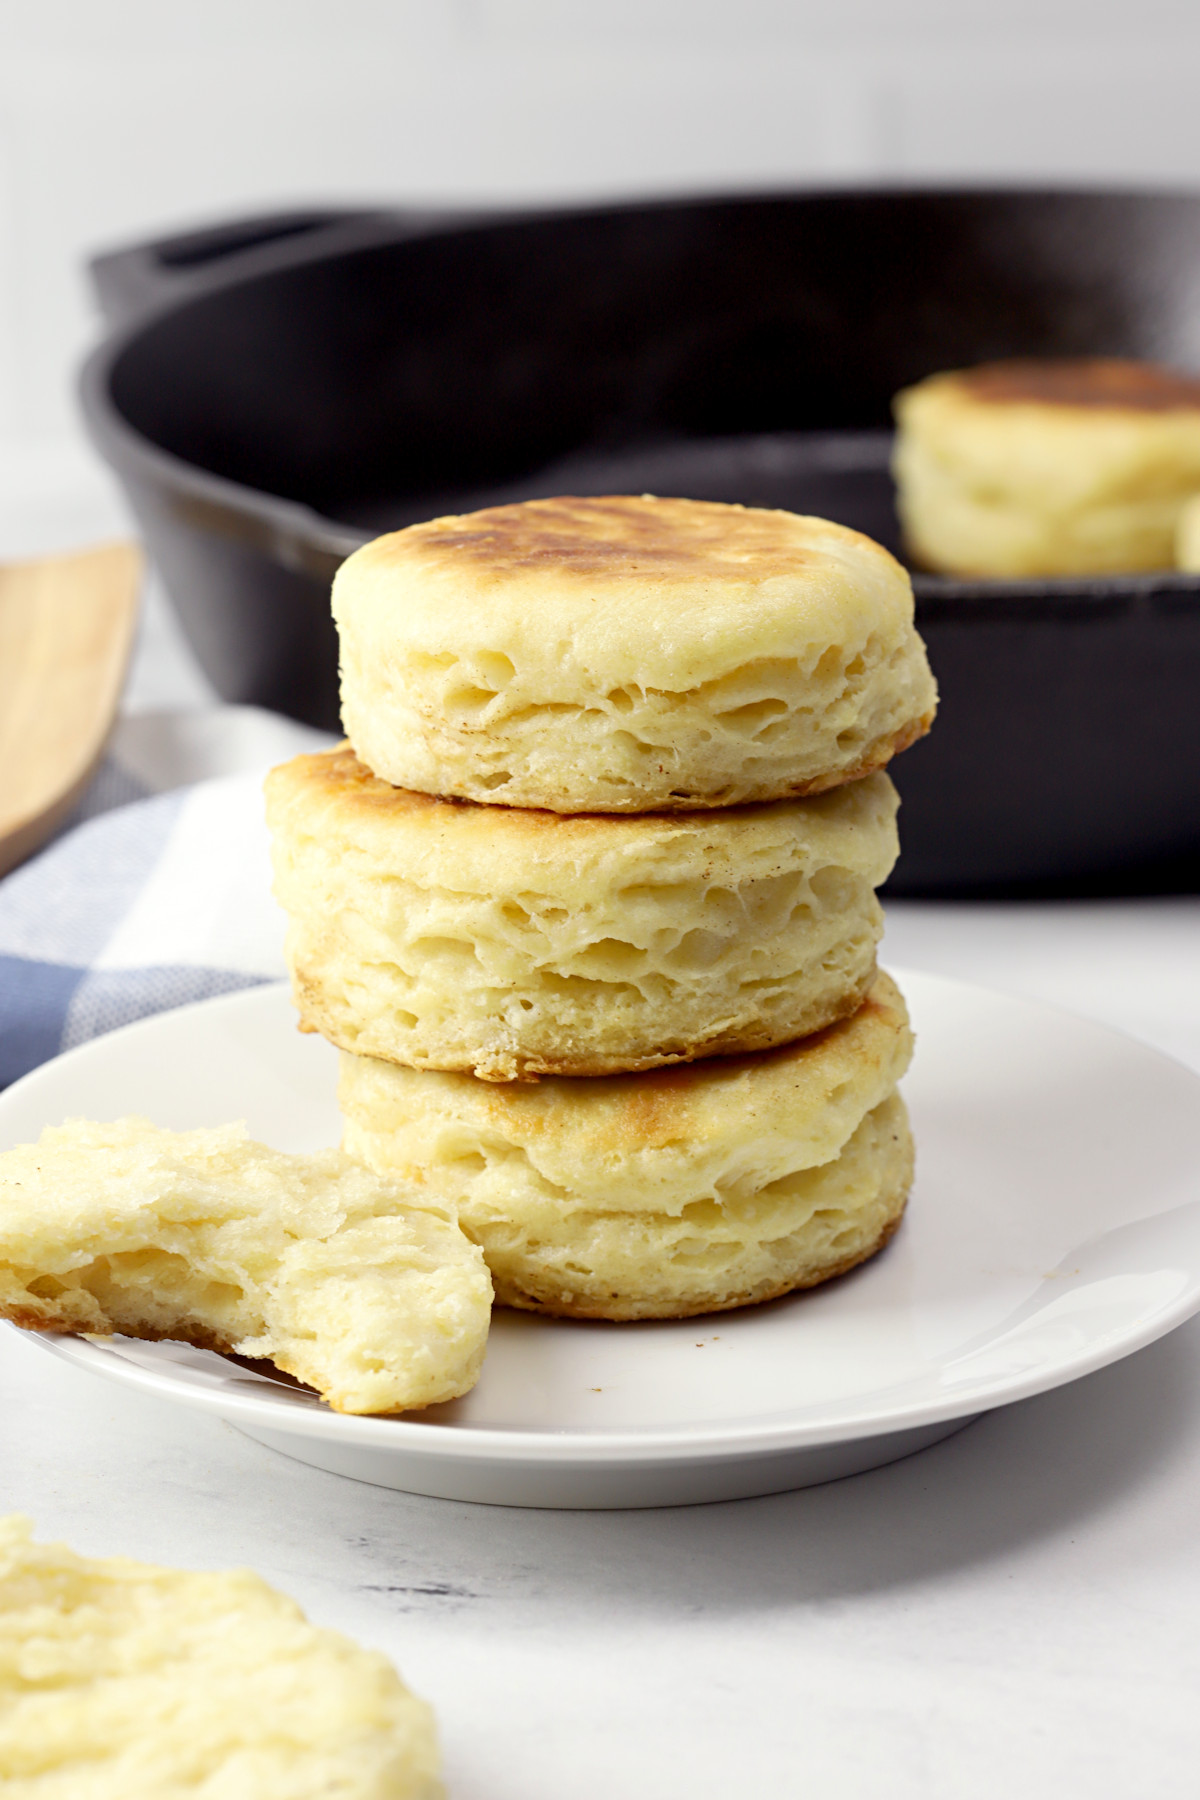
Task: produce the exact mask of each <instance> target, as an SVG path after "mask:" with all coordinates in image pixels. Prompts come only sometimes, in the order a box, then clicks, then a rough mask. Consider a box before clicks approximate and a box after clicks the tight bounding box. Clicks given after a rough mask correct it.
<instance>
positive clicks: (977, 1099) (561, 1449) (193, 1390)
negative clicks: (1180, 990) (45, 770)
mask: <svg viewBox="0 0 1200 1800" xmlns="http://www.w3.org/2000/svg"><path fill="white" fill-rule="evenodd" d="M900 979H901V982H902V985H903V987H904V990H905V992H906V994H907V995H908V998H909V1002H910V1005H911V1007H912V1012H913V1017H914V1021H915V1024H916V1029H917V1036H918V1050H917V1057H916V1061H915V1063H914V1066H913V1069H912V1072H911V1074H910V1075H909V1076H908V1077H907V1079H906V1081H905V1084H904V1087H905V1094H906V1097H907V1099H908V1102H909V1105H910V1108H911V1111H912V1115H913V1125H914V1130H915V1134H916V1139H917V1167H918V1176H917V1183H916V1187H915V1190H914V1192H913V1196H912V1200H911V1202H910V1206H909V1212H908V1216H907V1218H906V1220H905V1223H904V1225H903V1227H902V1228H901V1230H900V1232H899V1233H898V1234H897V1236H896V1238H895V1239H894V1240H893V1242H892V1244H891V1245H890V1246H889V1248H888V1249H887V1250H886V1251H884V1252H883V1254H882V1255H881V1256H879V1257H877V1258H876V1259H875V1261H873V1262H871V1263H868V1264H867V1265H866V1266H865V1267H864V1268H862V1269H859V1270H856V1271H855V1272H853V1273H852V1274H850V1275H848V1276H844V1277H843V1278H842V1279H841V1280H839V1281H836V1282H832V1283H830V1284H829V1285H828V1286H827V1287H824V1288H817V1289H815V1290H813V1291H811V1292H809V1293H806V1294H800V1295H795V1296H793V1297H791V1298H789V1299H785V1300H779V1301H775V1302H774V1303H772V1304H771V1305H769V1306H762V1307H756V1308H751V1309H749V1310H747V1311H744V1312H736V1313H723V1314H717V1315H713V1316H712V1317H710V1318H707V1319H692V1320H685V1321H683V1322H680V1323H661V1324H660V1323H654V1324H637V1325H606V1324H590V1323H588V1324H580V1323H571V1322H560V1321H554V1320H546V1319H539V1318H536V1317H533V1316H531V1315H528V1314H521V1313H512V1312H503V1311H502V1312H497V1314H496V1316H495V1321H494V1325H493V1331H492V1338H491V1344H490V1347H489V1350H488V1356H487V1362H486V1365H485V1368H484V1372H483V1377H482V1379H481V1380H480V1382H479V1385H478V1386H477V1387H476V1388H475V1390H474V1391H473V1392H472V1393H471V1394H469V1395H468V1396H467V1397H466V1398H465V1399H463V1400H459V1401H455V1402H454V1403H453V1404H452V1405H449V1406H442V1407H436V1408H432V1409H430V1410H429V1411H427V1412H425V1413H423V1414H416V1415H414V1416H413V1417H412V1418H411V1419H383V1418H366V1419H359V1418H348V1417H345V1416H343V1415H340V1414H337V1413H332V1412H330V1411H329V1410H328V1409H327V1408H326V1407H324V1406H323V1405H322V1404H321V1403H320V1402H319V1401H318V1400H317V1398H316V1397H315V1395H312V1394H310V1393H308V1392H307V1391H306V1390H303V1389H300V1388H297V1387H295V1386H292V1385H288V1384H287V1383H286V1382H285V1381H283V1380H280V1381H275V1380H272V1379H271V1378H270V1377H269V1376H260V1375H258V1374H256V1373H255V1372H254V1371H252V1370H249V1369H246V1368H243V1367H241V1366H240V1365H238V1364H237V1363H235V1362H232V1361H229V1360H226V1359H225V1358H222V1357H219V1356H213V1355H209V1354H207V1353H205V1352H202V1351H195V1350H191V1349H187V1348H185V1347H183V1346H181V1345H177V1344H135V1343H132V1342H130V1341H129V1340H126V1339H120V1338H117V1339H112V1340H106V1341H102V1342H101V1341H87V1340H82V1339H62V1338H55V1337H52V1336H49V1335H47V1336H41V1335H39V1336H37V1338H36V1341H37V1342H39V1343H42V1344H44V1345H45V1346H46V1348H47V1349H48V1350H51V1351H53V1352H54V1353H56V1354H57V1355H59V1356H62V1357H65V1358H66V1359H67V1360H68V1361H70V1362H73V1363H76V1364H78V1365H79V1366H80V1367H82V1368H87V1369H91V1370H94V1371H95V1372H96V1373H98V1374H103V1375H108V1376H110V1377H112V1378H114V1379H117V1380H120V1381H124V1382H126V1383H128V1384H130V1385H132V1386H134V1387H137V1388H141V1389H143V1390H145V1391H147V1392H150V1393H155V1394H158V1395H160V1396H162V1397H165V1398H168V1399H172V1400H176V1401H180V1402H183V1403H184V1404H187V1405H192V1406H198V1407H201V1408H203V1409H205V1410H207V1411H210V1412H215V1413H217V1414H218V1415H219V1416H220V1417H222V1418H225V1419H228V1420H229V1421H230V1422H231V1423H232V1424H234V1425H237V1426H239V1427H240V1428H241V1429H242V1430H243V1431H245V1432H247V1433H248V1434H249V1435H250V1436H251V1437H254V1438H257V1439H258V1440H259V1441H261V1442H263V1443H267V1444H270V1445H272V1446H273V1447H275V1448H277V1449H279V1450H283V1451H286V1452H287V1453H288V1454H289V1455H291V1456H294V1457H298V1458H299V1459H300V1460H302V1461H305V1462H309V1463H314V1464H316V1465H318V1466H319V1467H322V1468H326V1469H333V1470H336V1471H337V1472H339V1473H342V1474H347V1475H353V1476H357V1477H359V1478H361V1479H364V1480H367V1481H374V1482H379V1483H382V1484H384V1485H387V1486H392V1487H399V1488H405V1489H408V1490H409V1491H412V1492H416V1493H425V1494H436V1495H443V1496H447V1497H450V1498H455V1499H466V1500H481V1501H490V1502H494V1503H500V1504H508V1505H523V1506H655V1505H673V1504H680V1503H686V1502H690V1501H699V1500H715V1499H726V1498H732V1497H735V1496H739V1495H746V1494H761V1493H771V1492H776V1491H779V1490H780V1489H783V1488H787V1487H796V1486H801V1485H804V1484H805V1483H808V1482H812V1481H823V1480H828V1479H830V1478H832V1477H833V1476H837V1475H845V1474H849V1473H852V1472H854V1471H857V1470H860V1469H864V1468H870V1467H873V1466H874V1465H876V1464H879V1463H883V1462H887V1461H890V1460H892V1459H893V1458H894V1457H897V1456H902V1455H906V1454H908V1453H909V1452H911V1451H912V1450H915V1449H920V1448H922V1447H923V1446H924V1445H925V1444H929V1443H933V1442H935V1441H936V1440H937V1439H938V1438H940V1437H944V1436H946V1435H947V1434H948V1433H949V1432H950V1431H953V1430H956V1429H958V1428H959V1427H960V1426H961V1425H963V1424H965V1423H966V1422H967V1421H968V1420H969V1419H971V1418H973V1417H974V1416H975V1415H977V1414H978V1413H980V1412H981V1411H984V1410H985V1409H987V1408H989V1407H995V1406H1000V1405H1002V1404H1004V1403H1005V1402H1007V1401H1011V1400H1017V1399H1020V1398H1023V1397H1024V1396H1026V1395H1029V1394H1036V1393H1039V1392H1041V1391H1043V1390H1044V1389H1046V1388H1052V1387H1056V1386H1058V1385H1059V1384H1060V1383H1062V1382H1066V1381H1071V1380H1074V1379H1075V1377H1077V1376H1079V1375H1084V1374H1087V1373H1088V1372H1089V1371H1090V1370H1093V1369H1098V1368H1101V1367H1103V1365H1104V1364H1106V1363H1110V1362H1113V1361H1115V1360H1116V1359H1117V1358H1118V1357H1121V1356H1125V1355H1127V1354H1128V1353H1129V1352H1130V1351H1132V1350H1137V1349H1139V1348H1140V1347H1141V1346H1142V1345H1144V1344H1148V1343H1150V1342H1151V1341H1152V1340H1153V1339H1155V1338H1157V1337H1160V1336H1161V1335H1162V1334H1163V1333H1164V1332H1166V1331H1169V1330H1170V1329H1171V1328H1172V1327H1173V1326H1175V1325H1178V1324H1179V1323H1180V1322H1181V1321H1182V1320H1183V1319H1185V1318H1187V1317H1188V1316H1189V1314H1191V1313H1192V1312H1194V1311H1196V1310H1197V1308H1200V1078H1197V1077H1196V1076H1195V1075H1193V1074H1191V1073H1189V1071H1188V1070H1186V1069H1184V1068H1181V1067H1180V1066H1179V1065H1178V1064H1176V1063H1173V1062H1170V1061H1169V1060H1168V1059H1167V1058H1165V1057H1163V1056H1160V1055H1159V1054H1158V1053H1157V1052H1155V1051H1153V1050H1149V1049H1147V1048H1145V1047H1144V1046H1142V1045H1140V1044H1137V1043H1135V1042H1132V1041H1131V1040H1129V1039H1127V1038H1124V1037H1121V1036H1119V1035H1118V1034H1117V1033H1116V1032H1113V1031H1109V1030H1107V1029H1106V1028H1104V1027H1103V1026H1100V1025H1095V1024H1091V1023H1088V1022H1086V1021H1084V1020H1082V1019H1076V1018H1073V1017H1071V1016H1070V1015H1069V1014H1065V1013H1060V1012H1055V1011H1051V1010H1049V1009H1048V1008H1044V1007H1040V1006H1035V1005H1031V1004H1029V1003H1028V1002H1025V1001H1020V1000H1013V999H1007V998H1005V997H1003V996H1001V995H999V994H994V993H989V992H987V991H985V990H983V989H980V988H973V987H967V986H964V985H962V984H960V983H956V982H950V981H944V980H941V979H938V978H936V977H933V976H928V975H919V974H901V976H900ZM335 1068H336V1058H335V1054H334V1052H333V1051H332V1050H331V1049H330V1048H329V1047H328V1045H326V1044H325V1043H323V1042H322V1041H321V1039H319V1038H316V1037H306V1036H302V1035H301V1034H300V1033H299V1032H298V1031H297V1030H296V1026H295V1018H294V1014H293V1012H292V1009H291V1005H290V1002H289V999H288V996H287V992H286V989H285V988H283V987H282V986H280V987H268V988H257V989H253V990H250V991H248V992H245V993H240V994H235V995H231V996H229V997H227V998H224V999H220V1000H211V1001H206V1002H203V1003H201V1004H200V1005H198V1006H190V1007H184V1008H181V1009H180V1010H179V1011H177V1012H171V1013H165V1014H162V1015H160V1016H159V1017H157V1018H155V1019H150V1020H146V1021H144V1022H142V1023H141V1024H137V1025H132V1026H129V1027H127V1028H126V1029H125V1030H123V1031H118V1032H114V1033H112V1034H111V1035H110V1036H108V1037H104V1038H100V1039H98V1040H96V1041H95V1042H93V1043H90V1044H87V1045H84V1046H83V1047H82V1048H80V1049H78V1050H74V1051H71V1052H70V1053H68V1054H67V1055H66V1056H63V1057H59V1058H58V1059H57V1060H56V1061H54V1062H52V1063H48V1064H46V1065H45V1066H44V1067H43V1068H41V1069H38V1070H36V1071H35V1072H34V1073H33V1074H32V1075H30V1076H27V1077H26V1078H25V1079H24V1080H23V1081H21V1082H18V1083H17V1084H16V1085H15V1086H14V1087H12V1088H10V1089H9V1090H8V1092H7V1093H6V1094H4V1095H0V1147H4V1146H7V1145H9V1144H12V1143H17V1142H20V1141H23V1140H27V1139H29V1138H31V1137H33V1136H36V1134H37V1133H38V1132H39V1131H40V1130H41V1128H42V1127H43V1125H46V1124H51V1123H55V1124H56V1123H58V1122H59V1121H60V1120H61V1119H63V1118H66V1117H69V1116H71V1115H84V1116H89V1117H92V1118H99V1119H106V1118H114V1117H117V1116H119V1115H120V1114H122V1113H130V1112H137V1113H144V1114H147V1115H148V1116H149V1117H150V1118H152V1119H154V1120H155V1121H156V1122H157V1123H158V1124H160V1125H167V1126H172V1127H175V1128H181V1127H186V1126H195V1125H212V1124H218V1123H220V1122H222V1121H224V1120H228V1119H236V1118H244V1119H246V1120H247V1121H248V1123H249V1126H250V1129H251V1131H252V1133H253V1134H254V1135H255V1136H256V1137H260V1138H262V1139H264V1140H265V1141H266V1142H268V1143H271V1144H276V1145H278V1146H280V1147H282V1148H284V1149H292V1150H304V1149H311V1148H315V1147H316V1146H318V1145H322V1144H328V1143H332V1142H336V1140H337V1138H338V1135H339V1119H338V1114H337V1108H336V1104H335V1099H334V1079H335Z"/></svg>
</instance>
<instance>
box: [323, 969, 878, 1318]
mask: <svg viewBox="0 0 1200 1800" xmlns="http://www.w3.org/2000/svg"><path fill="white" fill-rule="evenodd" d="M911 1052H912V1036H911V1033H910V1031H909V1028H908V1019H907V1014H906V1012H905V1008H904V1002H903V1000H902V998H901V996H900V993H899V990H898V989H897V988H896V986H895V983H894V982H892V981H891V979H890V978H889V977H888V976H886V975H884V974H880V975H879V976H878V977H877V978H876V981H875V983H874V986H873V987H872V989H871V992H870V994H869V995H868V997H867V999H866V1001H865V1002H864V1003H863V1005H862V1006H861V1007H860V1008H859V1010H858V1012H856V1013H855V1014H854V1015H853V1017H852V1018H849V1019H845V1020H843V1021H841V1022H840V1023H838V1024H836V1025H832V1026H830V1027H828V1028H827V1029H826V1030H825V1031H823V1032H821V1033H819V1034H818V1035H816V1036H814V1037H811V1038H807V1039H805V1040H803V1041H802V1042H800V1043H795V1044H789V1045H787V1046H786V1047H785V1048H783V1049H778V1050H769V1051H765V1052H762V1053H760V1054H759V1055H757V1056H747V1057H721V1058H716V1059H714V1060H712V1061H709V1062H702V1063H692V1064H689V1065H688V1066H686V1067H684V1068H676V1069H660V1070H652V1071H650V1072H649V1073H647V1074H640V1075H611V1076H606V1077H600V1078H599V1079H597V1080H594V1081H571V1080H565V1079H560V1078H557V1077H551V1078H548V1079H546V1080H544V1081H541V1082H538V1083H536V1084H530V1085H525V1084H521V1083H512V1084H510V1085H508V1086H506V1087H498V1086H495V1085H490V1084H488V1083H485V1082H480V1081H477V1080H475V1079H474V1078H473V1077H472V1076H470V1075H457V1074H439V1073H435V1072H432V1071H429V1070H415V1069H402V1068H397V1067H396V1066H395V1065H394V1064H391V1063H384V1062H379V1061H376V1060H374V1059H371V1058H364V1057H354V1056H345V1055H344V1056H343V1057H342V1072H341V1082H340V1088H339V1099H340V1101H341V1106H342V1114H343V1117H344V1119H345V1146H346V1149H347V1150H348V1151H349V1152H350V1154H351V1155H353V1156H357V1157H360V1158H361V1159H362V1160H363V1161H364V1162H366V1163H368V1164H369V1165H370V1166H371V1167H373V1168H376V1169H378V1170H380V1171H381V1172H385V1173H398V1174H402V1175H404V1176H406V1177H408V1178H409V1179H411V1180H414V1181H421V1182H424V1184H425V1186H426V1189H427V1191H429V1192H430V1193H431V1194H434V1195H436V1196H438V1197H440V1198H441V1199H443V1200H444V1201H445V1202H447V1203H451V1202H453V1204H454V1205H455V1206H456V1207H457V1209H458V1213H459V1219H460V1222H461V1224H462V1227H463V1230H464V1231H466V1232H467V1233H468V1234H469V1235H470V1236H471V1237H473V1238H474V1239H475V1241H476V1242H477V1243H479V1244H480V1245H481V1246H482V1248H483V1253H484V1256H485V1257H486V1258H487V1262H488V1266H489V1268H490V1269H491V1271H492V1279H493V1281H494V1282H495V1286H496V1298H497V1300H498V1301H499V1302H500V1303H501V1304H502V1305H507V1306H516V1307H525V1308H531V1309H533V1310H535V1311H542V1312H549V1313H558V1314H562V1315H565V1316H569V1317H576V1318H591V1319H655V1318H685V1317H687V1316H689V1315H690V1314H693V1313H704V1312H717V1311H722V1310H724V1309H726V1308H728V1307H731V1306H746V1305H749V1304H751V1303H753V1302H755V1301H759V1300H767V1299H771V1298H773V1297H774V1296H776V1295H778V1294H784V1293H787V1292H788V1291H789V1290H791V1289H793V1288H799V1287H807V1286H811V1285H813V1284H814V1283H816V1282H820V1281H825V1280H828V1279H829V1277H830V1276H832V1275H838V1274H841V1273H842V1272H843V1271H844V1270H845V1269H848V1268H851V1267H853V1265H854V1264H855V1263H858V1262H861V1261H863V1260H864V1258H866V1257H868V1256H870V1255H871V1254H872V1253H873V1252H874V1251H875V1250H877V1249H878V1248H879V1247H880V1245H881V1244H883V1243H884V1242H886V1240H887V1238H888V1237H889V1236H890V1235H891V1233H892V1232H893V1231H894V1230H895V1228H896V1225H897V1224H898V1222H899V1219H900V1216H901V1213H902V1212H903V1209H904V1203H905V1199H906V1196H907V1193H908V1188H909V1184H910V1181H911V1177H912V1142H911V1138H910V1136H909V1132H908V1125H907V1120H906V1117H905V1113H904V1107H903V1103H902V1102H901V1100H900V1099H899V1096H898V1095H897V1094H896V1091H895V1089H896V1083H897V1081H898V1080H899V1078H900V1076H901V1075H902V1074H903V1073H904V1070H905V1068H906V1067H907V1066H908V1061H909V1057H910V1055H911Z"/></svg>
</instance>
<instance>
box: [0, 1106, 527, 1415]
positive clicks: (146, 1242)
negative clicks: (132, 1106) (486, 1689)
mask: <svg viewBox="0 0 1200 1800" xmlns="http://www.w3.org/2000/svg"><path fill="white" fill-rule="evenodd" d="M491 1301H492V1287H491V1281H490V1279H489V1276H488V1272H487V1269H486V1267H485V1266H484V1262H483V1258H482V1256H481V1255H480V1252H479V1251H478V1250H477V1249H476V1247H475V1246H474V1245H473V1244H472V1243H470V1242H469V1241H468V1239H467V1238H466V1237H465V1236H464V1234H463V1233H462V1232H461V1231H460V1230H459V1227H458V1222H457V1219H456V1215H455V1212H454V1208H453V1206H450V1205H446V1204H444V1203H440V1202H438V1201H436V1200H433V1199H432V1198H430V1197H428V1196H426V1195H424V1194H422V1193H420V1192H418V1191H415V1190H414V1189H413V1188H412V1187H411V1186H410V1185H408V1184H407V1183H405V1182H403V1181H398V1180H395V1179H384V1180H381V1179H380V1178H379V1177H378V1176H375V1175H372V1174H371V1173H369V1172H368V1171H367V1170H366V1169H364V1168H361V1167H359V1166H358V1165H357V1164H355V1163H353V1162H351V1161H350V1160H349V1158H348V1157H346V1156H344V1155H342V1154H341V1152H340V1151H337V1150H326V1151H320V1152H318V1153H317V1154H315V1155H311V1156H293V1155H287V1154H285V1153H284V1152H282V1151H278V1150H270V1149H268V1148H267V1147H266V1146H265V1145H263V1144H257V1143H254V1142H253V1141H252V1140H251V1139H250V1138H249V1136H248V1135H247V1133H246V1129H245V1127H244V1126H241V1125H223V1126H219V1127H217V1128H215V1129H212V1130H199V1131H178V1132H176V1131H165V1130H162V1129H160V1128H159V1127H157V1126H155V1125H152V1124H150V1123H149V1121H148V1120H145V1119H120V1120H117V1121H116V1122H115V1123H113V1124H105V1125H100V1124H93V1123H90V1122H89V1121H87V1120H82V1119H75V1120H71V1121H69V1122H68V1123H67V1124H65V1125H60V1126H56V1127H53V1128H51V1129H49V1130H47V1131H45V1132H43V1134H42V1136H41V1138H40V1140H39V1141H38V1143H36V1144H23V1145H20V1146H18V1147H17V1148H16V1149H13V1150H9V1151H7V1152H6V1153H4V1154H3V1155H0V1316H3V1317H5V1318H7V1319H10V1320H12V1321H13V1322H14V1323H15V1324H17V1325H22V1326H26V1327H29V1328H32V1329H34V1330H38V1331H63V1332H85V1331H88V1332H122V1333H124V1334H125V1335H127V1336H129V1337H138V1338H175V1339H178V1340H181V1341H183V1342H185V1343H190V1344H197V1345H199V1346H201V1347H203V1348H205V1349H211V1350H221V1351H234V1352H236V1353H237V1354H238V1355H241V1356H248V1357H263V1358H269V1359H270V1360H271V1361H272V1362H274V1363H275V1364H276V1365H277V1366H278V1367H279V1368H280V1369H283V1370H285V1371H286V1372H287V1373H288V1374H291V1375H294V1376H296V1377H297V1378H298V1379H299V1380H301V1381H305V1382H308V1383H309V1384H310V1385H311V1386H312V1387H314V1388H316V1389H317V1390H318V1392H319V1393H320V1394H321V1396H322V1398H323V1399H324V1400H326V1401H327V1402H328V1403H329V1405H330V1406H332V1407H334V1408H335V1409H336V1410H337V1411H339V1412H348V1413H398V1412H405V1411H407V1410H409V1409H410V1408H415V1407H422V1406H431V1405H434V1404H436V1403H437V1402H439V1401H442V1400H452V1399H454V1398H455V1397H456V1396H457V1395H459V1394H464V1393H466V1391H467V1390H468V1388H470V1387H472V1386H473V1385H474V1383H475V1381H476V1380H477V1379H478V1376H479V1370H480V1366H481V1364H482V1362H483V1355H484V1349H485V1347H486V1342H487V1333H488V1324H489V1320H490V1316H491V1310H490V1309H491Z"/></svg>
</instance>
